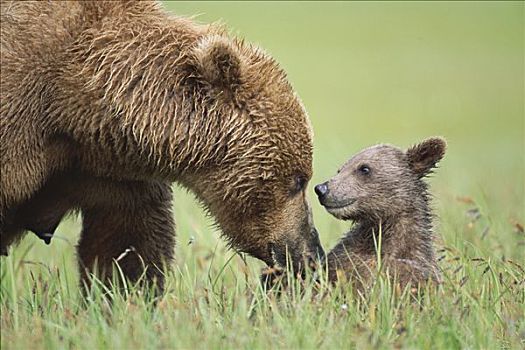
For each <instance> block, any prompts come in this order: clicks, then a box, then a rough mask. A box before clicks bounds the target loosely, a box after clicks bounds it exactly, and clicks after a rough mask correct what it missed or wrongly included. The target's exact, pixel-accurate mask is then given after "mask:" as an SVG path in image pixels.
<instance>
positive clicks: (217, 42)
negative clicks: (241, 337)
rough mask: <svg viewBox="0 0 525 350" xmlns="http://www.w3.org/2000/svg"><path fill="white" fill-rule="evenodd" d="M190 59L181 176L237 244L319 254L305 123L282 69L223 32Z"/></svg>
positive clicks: (279, 260) (282, 261) (269, 256)
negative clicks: (309, 190)
mask: <svg viewBox="0 0 525 350" xmlns="http://www.w3.org/2000/svg"><path fill="white" fill-rule="evenodd" d="M191 62H192V63H191V64H190V69H192V70H193V71H192V72H191V74H190V77H191V78H190V79H188V81H187V83H186V84H185V86H186V88H187V87H190V92H189V93H188V94H189V95H188V101H189V100H190V97H191V100H192V103H191V105H187V106H186V107H185V108H189V109H190V111H186V112H187V113H185V114H187V115H189V117H188V120H187V121H186V122H185V123H186V124H185V127H186V132H187V137H186V140H187V141H189V143H187V144H186V145H185V147H187V148H188V150H189V152H187V153H186V157H185V158H184V160H183V162H182V163H181V164H182V165H183V166H184V167H186V169H187V171H183V173H182V176H181V178H182V183H183V184H185V185H186V186H187V187H189V188H190V189H192V190H193V191H194V192H195V193H196V194H197V196H198V197H199V198H200V199H201V200H202V201H203V203H204V204H205V205H206V207H207V208H208V209H209V211H210V213H211V214H212V215H213V216H214V217H215V219H216V220H217V222H218V224H219V225H220V227H221V229H222V230H223V232H224V235H225V236H226V237H227V238H228V239H229V241H230V242H231V244H232V246H233V247H234V248H236V249H238V250H240V251H243V252H247V253H249V254H251V255H253V256H255V257H257V258H259V259H261V260H263V261H265V262H266V263H267V264H269V265H274V264H278V265H281V266H286V264H287V258H286V257H287V254H288V256H289V257H290V258H291V261H292V262H293V266H294V267H295V268H298V267H299V266H300V265H301V264H302V263H303V262H304V261H305V260H304V259H305V258H306V259H308V258H316V257H318V256H322V255H323V250H322V247H321V245H320V243H319V238H318V234H317V231H316V230H315V227H314V225H313V221H312V216H311V212H310V207H309V204H308V200H307V197H306V188H307V185H308V182H309V180H310V178H311V176H312V148H313V146H312V130H311V126H310V123H309V120H308V116H307V114H306V111H305V109H304V107H303V105H302V103H301V101H300V99H299V98H298V96H297V95H296V94H295V93H294V91H293V88H292V86H291V85H290V83H289V82H288V81H287V78H286V74H285V73H284V71H283V70H282V69H281V68H280V67H279V66H278V64H277V63H276V62H275V61H274V60H273V59H272V58H271V57H269V56H268V55H267V54H265V53H264V52H262V51H261V50H260V49H258V48H256V47H254V46H251V45H249V44H245V43H243V42H242V41H239V40H235V39H230V38H228V37H226V36H223V35H210V36H205V37H204V38H202V39H201V40H200V41H199V42H198V43H197V44H196V46H195V47H194V49H193V52H192V59H191ZM186 91H188V90H187V89H186Z"/></svg>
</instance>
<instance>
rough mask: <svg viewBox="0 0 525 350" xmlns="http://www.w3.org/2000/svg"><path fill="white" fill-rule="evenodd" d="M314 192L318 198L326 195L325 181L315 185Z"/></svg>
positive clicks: (326, 186)
mask: <svg viewBox="0 0 525 350" xmlns="http://www.w3.org/2000/svg"><path fill="white" fill-rule="evenodd" d="M315 193H317V196H318V197H319V199H321V198H323V197H324V196H326V194H327V193H328V184H327V183H326V182H325V183H322V184H320V185H317V186H315Z"/></svg>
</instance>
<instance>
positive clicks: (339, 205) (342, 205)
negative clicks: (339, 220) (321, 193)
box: [321, 198, 356, 210]
mask: <svg viewBox="0 0 525 350" xmlns="http://www.w3.org/2000/svg"><path fill="white" fill-rule="evenodd" d="M355 201H356V199H355V198H350V199H346V200H344V201H341V202H336V203H322V202H321V205H322V206H323V207H325V208H326V209H327V210H337V209H344V208H346V207H349V206H350V205H352V204H354V202H355Z"/></svg>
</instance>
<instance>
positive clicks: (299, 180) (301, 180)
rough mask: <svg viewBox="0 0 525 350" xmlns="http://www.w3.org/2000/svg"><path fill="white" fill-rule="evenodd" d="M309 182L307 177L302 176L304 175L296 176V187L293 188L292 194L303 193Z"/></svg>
mask: <svg viewBox="0 0 525 350" xmlns="http://www.w3.org/2000/svg"><path fill="white" fill-rule="evenodd" d="M307 182H308V180H307V179H306V177H305V176H302V175H297V176H295V178H294V186H293V189H292V194H297V193H299V192H301V191H302V190H304V188H305V187H306V183H307Z"/></svg>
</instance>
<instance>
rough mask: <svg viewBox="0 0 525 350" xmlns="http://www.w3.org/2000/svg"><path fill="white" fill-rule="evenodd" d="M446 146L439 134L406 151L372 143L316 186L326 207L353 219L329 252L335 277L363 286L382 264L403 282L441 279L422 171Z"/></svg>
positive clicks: (428, 168) (429, 167) (332, 277)
mask: <svg viewBox="0 0 525 350" xmlns="http://www.w3.org/2000/svg"><path fill="white" fill-rule="evenodd" d="M445 148H446V144H445V141H444V140H442V139H439V138H431V139H428V140H425V141H423V142H422V143H420V144H419V145H416V146H414V147H412V148H410V149H408V150H407V151H406V152H404V151H402V150H400V149H398V148H397V147H394V146H389V145H378V146H374V147H371V148H368V149H365V150H364V151H361V152H360V153H358V154H357V155H355V156H354V157H352V158H351V159H350V160H349V161H348V162H347V163H346V164H345V165H343V167H342V168H341V169H340V170H339V172H338V174H337V175H335V176H334V177H333V178H332V179H330V180H329V181H328V182H326V183H324V184H321V185H318V186H316V192H317V193H318V195H319V200H320V202H321V204H322V205H323V206H324V207H325V208H326V209H327V210H328V212H330V213H331V214H332V215H334V216H335V217H337V218H339V219H342V220H351V221H353V222H354V225H355V226H354V227H353V228H352V230H351V231H349V232H348V233H347V234H346V235H345V237H344V238H343V239H342V240H341V241H340V242H339V243H338V244H337V245H336V246H335V247H334V248H333V249H332V251H330V253H329V254H328V255H327V261H328V271H329V279H330V280H331V281H337V280H340V279H345V280H349V281H351V282H352V283H354V285H355V286H356V288H357V289H358V290H362V289H363V288H366V287H367V286H369V285H370V283H371V281H372V280H373V279H374V278H375V276H376V275H377V273H378V272H379V270H380V269H381V270H382V271H383V272H387V273H388V274H389V276H390V277H391V278H392V280H395V281H397V282H399V283H400V285H401V286H405V285H407V284H409V283H411V284H412V285H413V286H416V285H417V284H418V283H422V282H425V281H428V280H432V281H434V282H439V280H440V277H439V276H440V274H439V269H438V266H437V262H436V258H435V254H434V248H433V244H432V241H433V234H432V214H431V210H430V207H429V194H428V185H427V184H426V183H425V181H424V177H425V176H427V175H428V174H429V173H430V172H431V171H432V169H433V168H434V167H435V166H436V164H437V162H439V160H441V158H442V157H443V155H444V153H445ZM379 247H380V248H381V250H380V254H378V253H377V252H378V249H379ZM379 262H381V266H378V263H379Z"/></svg>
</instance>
